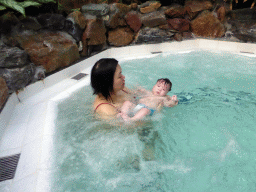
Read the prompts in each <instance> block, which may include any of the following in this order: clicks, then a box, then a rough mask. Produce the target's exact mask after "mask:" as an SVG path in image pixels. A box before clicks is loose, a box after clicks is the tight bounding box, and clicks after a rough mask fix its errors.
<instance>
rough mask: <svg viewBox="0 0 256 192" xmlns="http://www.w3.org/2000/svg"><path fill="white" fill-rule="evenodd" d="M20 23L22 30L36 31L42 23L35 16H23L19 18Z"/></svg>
mask: <svg viewBox="0 0 256 192" xmlns="http://www.w3.org/2000/svg"><path fill="white" fill-rule="evenodd" d="M20 22H21V23H22V27H23V29H24V30H34V31H38V30H40V29H41V28H42V25H41V24H40V23H39V22H38V21H37V19H36V17H29V16H27V17H26V18H23V19H22V20H20Z"/></svg>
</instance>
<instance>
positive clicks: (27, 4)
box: [18, 1, 41, 8]
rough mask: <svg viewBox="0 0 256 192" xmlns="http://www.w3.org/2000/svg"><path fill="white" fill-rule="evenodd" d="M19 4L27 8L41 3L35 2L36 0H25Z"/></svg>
mask: <svg viewBox="0 0 256 192" xmlns="http://www.w3.org/2000/svg"><path fill="white" fill-rule="evenodd" d="M18 4H19V5H20V6H21V7H23V8H26V7H29V6H35V7H36V6H40V5H41V4H40V3H38V2H34V1H24V2H18Z"/></svg>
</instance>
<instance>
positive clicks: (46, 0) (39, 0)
mask: <svg viewBox="0 0 256 192" xmlns="http://www.w3.org/2000/svg"><path fill="white" fill-rule="evenodd" d="M35 1H37V2H38V3H56V0H35Z"/></svg>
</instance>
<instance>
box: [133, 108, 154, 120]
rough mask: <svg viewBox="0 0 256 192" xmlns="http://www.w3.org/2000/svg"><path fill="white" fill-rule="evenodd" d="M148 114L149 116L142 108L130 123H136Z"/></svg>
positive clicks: (148, 111) (145, 109) (148, 112)
mask: <svg viewBox="0 0 256 192" xmlns="http://www.w3.org/2000/svg"><path fill="white" fill-rule="evenodd" d="M148 114H150V110H149V109H147V108H142V109H141V110H139V111H138V112H137V113H136V114H135V115H134V116H133V117H132V118H131V120H132V121H136V120H139V119H142V118H143V117H145V116H147V115H148Z"/></svg>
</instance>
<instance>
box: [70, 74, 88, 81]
mask: <svg viewBox="0 0 256 192" xmlns="http://www.w3.org/2000/svg"><path fill="white" fill-rule="evenodd" d="M86 75H88V74H86V73H78V74H77V75H76V76H74V77H72V78H71V79H75V80H77V81H78V80H80V79H82V78H84V77H85V76H86Z"/></svg>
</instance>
